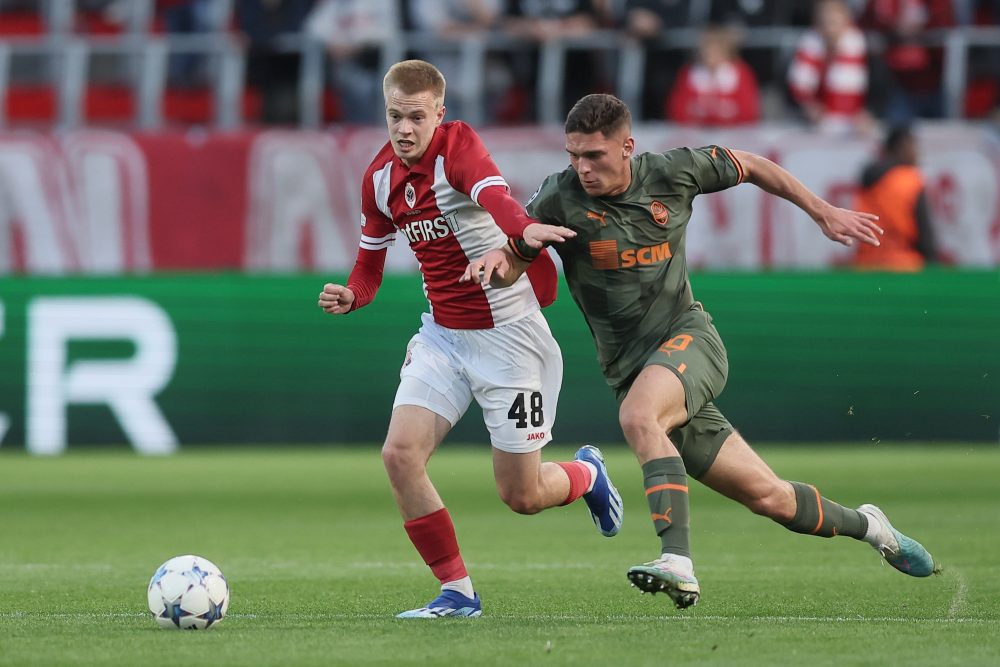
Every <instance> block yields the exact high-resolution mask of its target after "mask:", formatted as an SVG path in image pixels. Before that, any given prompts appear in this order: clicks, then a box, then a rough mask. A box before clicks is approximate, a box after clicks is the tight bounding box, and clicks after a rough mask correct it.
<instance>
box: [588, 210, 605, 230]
mask: <svg viewBox="0 0 1000 667" xmlns="http://www.w3.org/2000/svg"><path fill="white" fill-rule="evenodd" d="M607 214H608V212H607V211H601V212H600V213H598V212H597V211H587V219H588V220H597V221H598V222H600V223H601V227H607V226H608V223H607V222H606V221H605V220H604V216H606V215H607Z"/></svg>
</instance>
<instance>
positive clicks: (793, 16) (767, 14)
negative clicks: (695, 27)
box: [709, 0, 812, 118]
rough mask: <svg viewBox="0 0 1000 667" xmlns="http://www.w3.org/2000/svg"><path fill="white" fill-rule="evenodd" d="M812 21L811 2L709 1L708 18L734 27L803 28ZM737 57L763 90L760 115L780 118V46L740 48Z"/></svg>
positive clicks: (782, 70)
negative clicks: (741, 49) (746, 66)
mask: <svg viewBox="0 0 1000 667" xmlns="http://www.w3.org/2000/svg"><path fill="white" fill-rule="evenodd" d="M811 20H812V3H810V2H800V1H798V0H712V3H711V12H710V14H709V21H710V22H711V23H712V24H714V25H723V26H728V27H730V28H734V29H737V28H738V29H741V30H742V29H745V28H751V29H754V28H773V27H791V26H795V27H807V26H808V25H809V24H810V22H811ZM740 57H741V58H742V59H743V61H744V62H746V64H747V65H749V66H750V69H752V70H753V72H754V74H755V75H756V77H757V83H758V84H759V86H760V89H761V91H762V92H763V95H764V97H763V99H761V107H762V111H761V115H762V116H764V117H765V118H767V117H769V116H771V117H780V115H781V110H782V108H783V105H784V102H785V98H784V95H783V94H782V89H783V88H784V85H783V84H784V79H785V73H786V72H785V70H786V69H787V65H788V63H787V62H786V58H785V56H784V54H783V52H782V49H779V48H774V47H770V46H769V47H764V48H752V49H746V48H745V49H743V51H742V53H741V54H740Z"/></svg>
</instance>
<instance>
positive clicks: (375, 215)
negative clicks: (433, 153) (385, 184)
mask: <svg viewBox="0 0 1000 667" xmlns="http://www.w3.org/2000/svg"><path fill="white" fill-rule="evenodd" d="M395 240H396V226H395V225H394V224H393V222H392V220H391V219H390V218H389V217H388V216H387V215H386V214H385V213H384V212H383V211H382V210H381V209H380V208H379V207H378V202H377V200H376V197H375V177H374V175H373V174H372V173H371V170H369V172H368V173H366V174H365V177H364V182H363V183H362V184H361V242H360V243H359V244H358V257H357V259H356V260H355V262H354V269H353V270H352V271H351V275H350V276H349V277H348V278H347V287H348V288H350V290H351V291H352V292H354V305H353V306H352V307H351V310H357V309H358V308H362V307H364V306H366V305H368V304H369V303H371V302H372V300H373V299H374V298H375V293H376V292H378V288H379V287H380V286H381V284H382V272H383V270H384V268H385V256H386V251H387V249H388V248H389V246H391V245H392V244H393V242H394V241H395Z"/></svg>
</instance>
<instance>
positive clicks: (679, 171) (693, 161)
mask: <svg viewBox="0 0 1000 667" xmlns="http://www.w3.org/2000/svg"><path fill="white" fill-rule="evenodd" d="M664 156H667V157H669V158H670V160H671V173H672V175H673V176H674V178H676V179H677V180H681V181H686V183H685V184H686V185H690V186H693V187H695V188H697V190H698V193H699V194H706V193H709V192H718V191H719V190H725V189H726V188H731V187H733V186H734V185H739V184H740V183H742V182H743V166H742V165H741V164H740V162H739V160H737V159H736V156H734V155H733V152H732V151H731V150H729V149H728V148H724V147H723V146H705V147H703V148H679V149H676V150H673V151H669V152H668V153H664Z"/></svg>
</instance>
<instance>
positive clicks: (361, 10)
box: [306, 0, 400, 125]
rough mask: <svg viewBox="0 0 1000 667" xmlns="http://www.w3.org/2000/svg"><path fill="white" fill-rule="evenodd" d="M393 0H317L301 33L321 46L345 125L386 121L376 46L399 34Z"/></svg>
mask: <svg viewBox="0 0 1000 667" xmlns="http://www.w3.org/2000/svg"><path fill="white" fill-rule="evenodd" d="M398 10H399V7H398V4H397V2H396V0H320V1H319V3H318V4H317V5H316V6H315V8H314V9H313V11H312V13H311V14H310V15H309V18H308V19H307V21H306V32H307V33H308V34H309V35H310V36H311V37H313V38H315V39H318V40H319V41H321V42H323V44H325V45H326V49H327V53H328V54H329V56H330V66H331V67H330V69H331V78H332V83H333V88H334V91H335V92H336V95H337V98H338V103H339V108H340V111H341V116H342V118H343V119H344V120H346V121H347V122H349V123H358V124H369V125H374V124H377V123H383V122H385V107H384V106H383V105H382V79H381V77H380V75H379V74H380V72H381V70H382V63H381V51H380V47H381V46H382V45H383V44H385V43H386V42H387V41H389V40H391V39H394V38H395V37H396V36H397V35H398V34H399V24H400V22H399V11H398Z"/></svg>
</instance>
